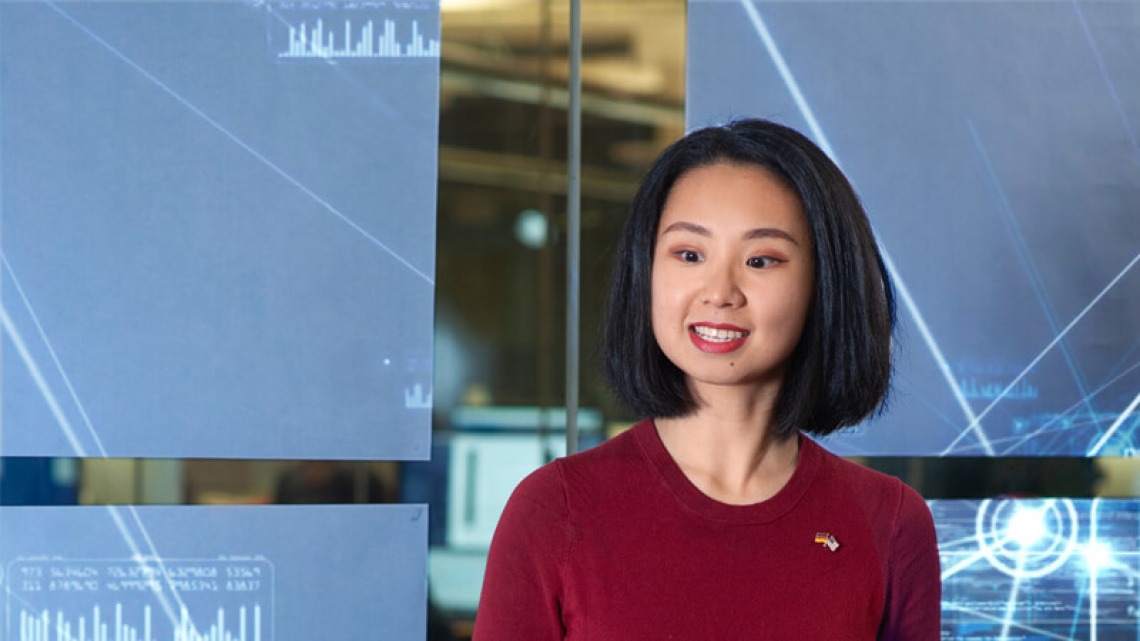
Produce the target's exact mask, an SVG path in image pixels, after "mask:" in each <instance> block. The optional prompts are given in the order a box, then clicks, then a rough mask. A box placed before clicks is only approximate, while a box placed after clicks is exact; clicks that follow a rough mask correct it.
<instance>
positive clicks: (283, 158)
mask: <svg viewBox="0 0 1140 641" xmlns="http://www.w3.org/2000/svg"><path fill="white" fill-rule="evenodd" d="M438 95H439V5H438V2H431V1H426V2H421V1H418V0H417V1H410V2H313V3H303V2H243V1H238V0H234V1H226V0H223V1H218V2H165V1H157V2H133V1H130V2H4V3H0V184H3V190H2V192H0V230H2V237H0V247H2V249H3V264H2V267H0V272H2V276H3V281H2V286H0V290H2V303H3V315H2V317H0V320H2V325H3V333H4V341H3V345H2V349H3V355H2V357H3V369H2V371H3V379H2V388H0V392H2V393H0V398H2V402H0V424H2V425H3V431H2V432H0V453H2V454H4V455H6V456H80V457H83V456H112V457H182V458H193V457H234V458H373V459H378V458H383V459H423V458H426V457H427V455H428V449H429V442H430V409H429V408H430V406H431V396H432V389H431V381H432V373H431V365H432V319H433V295H434V278H435V273H434V265H435V190H436V159H437V148H438V126H437V123H438V118H439V116H438V100H439V98H438Z"/></svg>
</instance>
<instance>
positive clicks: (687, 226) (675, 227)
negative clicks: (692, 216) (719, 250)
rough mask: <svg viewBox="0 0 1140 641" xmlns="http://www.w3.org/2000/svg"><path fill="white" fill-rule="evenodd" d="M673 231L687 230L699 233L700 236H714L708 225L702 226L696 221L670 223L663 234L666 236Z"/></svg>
mask: <svg viewBox="0 0 1140 641" xmlns="http://www.w3.org/2000/svg"><path fill="white" fill-rule="evenodd" d="M671 231H687V232H692V233H694V234H697V235H698V236H712V232H711V231H709V230H708V228H707V227H702V226H700V225H698V224H696V223H687V222H684V221H681V222H676V223H673V224H672V225H669V226H668V227H666V228H665V229H664V230H663V231H662V232H661V235H662V236H664V235H665V234H668V233H669V232H671Z"/></svg>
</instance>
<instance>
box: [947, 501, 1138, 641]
mask: <svg viewBox="0 0 1140 641" xmlns="http://www.w3.org/2000/svg"><path fill="white" fill-rule="evenodd" d="M932 510H933V512H934V519H935V524H936V526H937V529H938V544H939V550H940V554H941V561H942V638H944V639H1025V640H1034V641H1036V640H1042V641H1043V640H1046V639H1097V638H1100V639H1135V638H1137V636H1138V634H1140V617H1138V615H1137V613H1138V608H1140V597H1138V595H1140V590H1138V587H1137V586H1138V583H1137V581H1138V580H1140V556H1138V552H1140V502H1137V501H1132V500H1129V501H1124V500H1101V499H1096V500H1069V499H1047V500H1005V499H995V500H988V501H981V502H979V501H934V502H933V503H932Z"/></svg>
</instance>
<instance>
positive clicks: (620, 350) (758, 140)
mask: <svg viewBox="0 0 1140 641" xmlns="http://www.w3.org/2000/svg"><path fill="white" fill-rule="evenodd" d="M717 163H729V164H735V165H744V166H757V167H760V168H763V169H765V170H767V171H768V172H769V173H770V174H772V175H773V176H775V177H777V178H778V179H779V180H781V181H783V182H784V183H785V184H786V185H787V186H788V187H789V188H790V189H791V190H792V191H793V192H794V193H795V194H796V195H797V196H798V197H799V200H800V204H801V205H802V206H803V212H804V215H805V216H806V218H807V223H808V226H809V228H810V229H811V235H812V239H813V242H812V244H813V258H814V263H815V269H814V272H815V276H814V285H813V292H812V297H811V303H810V307H809V310H808V315H807V319H806V321H805V324H804V328H803V334H802V335H801V337H800V339H799V342H798V343H797V344H796V347H795V349H794V350H793V352H792V354H791V356H790V357H789V359H788V363H787V365H786V369H785V374H784V379H783V383H782V385H781V386H780V391H779V394H778V396H777V398H776V405H775V408H774V412H773V425H774V427H775V430H776V432H775V433H776V435H777V436H779V437H788V436H791V435H793V434H795V433H797V432H798V431H804V432H808V433H811V434H815V435H825V434H830V433H832V432H834V431H835V430H838V429H840V428H842V427H847V426H851V425H854V424H856V423H858V422H860V421H862V420H863V419H865V418H867V417H868V416H870V415H871V414H872V413H874V412H876V411H877V410H878V409H879V408H880V407H882V405H883V401H884V400H885V398H886V395H887V390H888V388H889V387H890V378H891V371H892V363H891V339H892V335H893V333H894V326H895V299H894V292H893V289H892V287H891V282H890V276H889V275H888V274H887V270H886V267H885V265H884V263H883V258H882V256H881V255H880V254H879V250H878V246H877V243H876V242H875V237H874V234H873V233H872V231H871V224H870V222H869V221H868V220H867V215H866V213H865V212H864V211H863V206H862V204H861V203H860V202H859V197H858V196H857V195H856V194H855V190H854V189H853V188H852V187H851V184H850V183H849V182H848V181H847V178H846V177H845V176H844V175H843V172H842V171H840V169H839V167H837V166H836V165H835V163H834V162H832V160H831V159H830V158H828V157H827V154H825V153H824V152H823V151H822V150H821V149H820V148H819V147H817V146H816V145H815V144H814V143H813V142H811V141H810V140H808V138H807V137H805V136H804V135H803V134H800V133H799V132H797V131H795V130H794V129H791V128H788V127H785V126H783V125H780V124H777V123H774V122H770V121H767V120H761V119H745V120H737V121H734V122H731V123H729V124H727V125H723V126H716V127H707V128H704V129H698V130H696V131H693V132H691V133H689V134H688V135H686V136H685V137H684V138H682V139H680V140H678V141H677V142H675V143H673V144H672V145H670V146H669V148H667V149H666V150H665V151H664V152H663V153H662V154H661V156H660V157H659V158H658V159H657V161H656V162H655V163H654V164H653V166H652V167H651V168H650V169H649V172H648V173H647V174H646V176H645V179H644V180H643V181H642V183H641V187H640V188H639V189H638V191H637V194H636V195H635V196H634V198H633V201H632V202H631V203H630V208H629V216H628V218H627V219H626V222H625V227H624V229H623V231H622V235H621V239H620V240H619V244H618V250H617V256H616V260H615V264H614V271H613V277H612V279H611V282H610V289H609V301H608V306H607V314H606V320H605V337H604V342H603V356H604V360H603V368H604V377H605V380H606V383H607V384H608V385H609V386H610V388H611V389H612V390H613V392H614V394H615V395H616V396H617V398H618V400H620V401H621V402H622V404H623V405H625V406H626V407H627V408H628V409H629V410H631V411H632V412H634V413H635V414H637V415H639V416H648V417H654V418H664V417H677V416H684V415H687V414H690V413H692V412H693V411H694V410H695V409H696V407H697V399H695V398H694V397H693V394H692V391H691V390H690V389H689V387H688V385H687V384H686V381H685V374H684V373H683V372H682V371H681V370H680V369H679V368H677V366H676V365H674V364H673V363H672V362H671V361H670V360H669V359H668V358H666V356H665V354H664V352H662V351H661V348H660V346H658V344H657V340H656V338H655V337H654V334H653V323H652V318H651V313H652V312H651V308H652V305H651V300H650V275H651V272H652V268H653V252H654V246H655V244H656V238H657V226H658V223H659V222H660V220H661V211H662V209H664V206H665V201H666V199H667V198H668V197H669V192H670V190H672V188H673V185H674V184H675V183H676V182H677V180H678V179H679V178H680V177H681V176H682V175H684V174H685V173H686V172H688V171H690V170H692V169H696V168H698V167H705V166H709V165H713V164H717Z"/></svg>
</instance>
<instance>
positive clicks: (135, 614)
mask: <svg viewBox="0 0 1140 641" xmlns="http://www.w3.org/2000/svg"><path fill="white" fill-rule="evenodd" d="M6 577H7V591H6V592H7V607H6V611H7V635H6V636H5V637H4V638H6V639H11V640H12V641H271V639H272V638H273V636H272V620H273V617H272V614H273V602H274V595H273V566H272V564H271V563H270V562H269V561H268V560H266V559H264V558H225V557H222V558H217V559H177V560H171V559H153V558H140V559H93V560H92V559H64V558H30V559H17V560H15V561H13V562H12V563H10V564H9V566H8V568H7V571H6Z"/></svg>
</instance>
